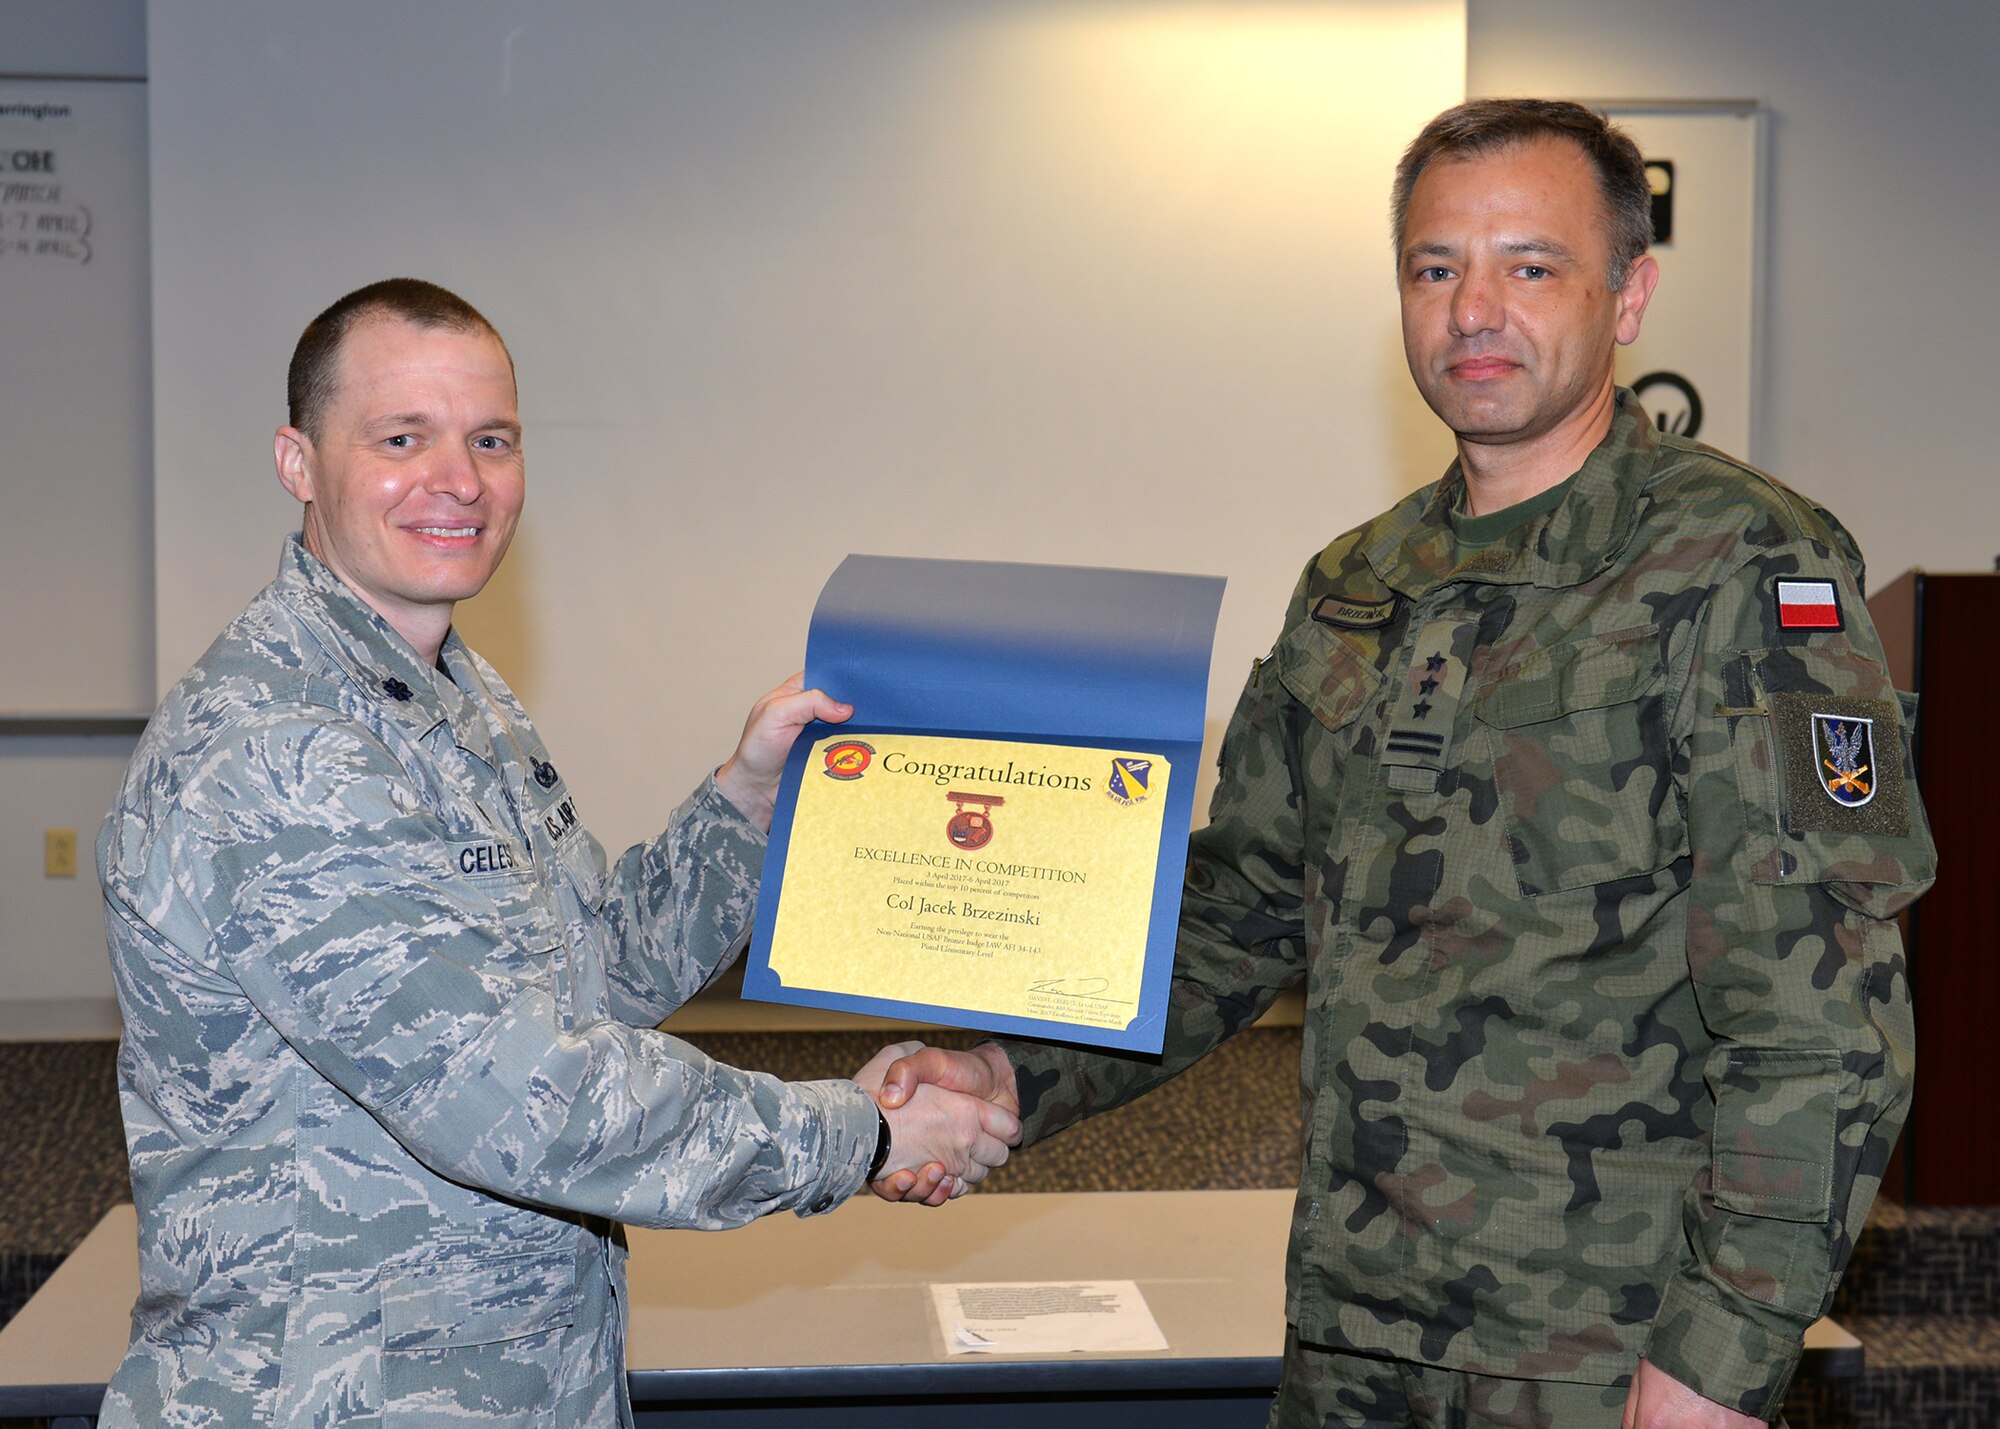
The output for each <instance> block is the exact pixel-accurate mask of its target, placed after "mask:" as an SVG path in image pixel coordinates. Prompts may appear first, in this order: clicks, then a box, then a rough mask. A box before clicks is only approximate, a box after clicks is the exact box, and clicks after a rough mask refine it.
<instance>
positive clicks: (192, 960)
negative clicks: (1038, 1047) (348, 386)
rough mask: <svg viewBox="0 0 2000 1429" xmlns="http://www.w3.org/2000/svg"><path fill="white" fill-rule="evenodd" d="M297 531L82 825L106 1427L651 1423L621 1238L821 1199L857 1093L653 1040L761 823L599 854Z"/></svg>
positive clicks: (867, 1128) (444, 676)
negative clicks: (108, 1366)
mask: <svg viewBox="0 0 2000 1429" xmlns="http://www.w3.org/2000/svg"><path fill="white" fill-rule="evenodd" d="M440 663H441V666H442V669H441V670H439V669H436V668H432V667H427V666H426V665H425V664H424V663H423V662H422V661H421V660H420V659H419V657H418V656H417V654H416V652H415V651H414V650H412V649H411V648H410V646H409V645H408V644H406V643H405V642H404V641H403V640H402V639H401V638H400V637H399V636H397V635H396V634H395V633H394V632H393V631H392V630H391V629H390V627H389V626H388V625H387V624H386V623H385V622H384V621H382V620H381V618H380V617H378V616H377V615H376V614H375V613H374V612H373V611H371V610H370V609H369V608H368V607H367V606H365V605H364V604H363V603H362V602H361V601H360V600H359V599H357V598H356V597H355V596H354V595H353V594H352V593H351V592H350V591H349V590H348V589H347V588H346V587H345V586H343V585H342V584H341V583H340V582H339V581H338V580H337V579H336V578H335V577H334V576H333V575H332V574H331V573H330V572H329V571H328V570H327V569H326V568H325V567H324V566H322V565H321V564H320V563H319V562H318V561H317V560H315V559H314V558H313V557H311V556H310V555H308V554H307V553H306V552H305V550H304V549H303V547H302V546H301V545H300V544H299V543H298V541H297V539H296V538H293V540H292V541H291V542H289V543H288V544H287V546H286V549H285V555H284V559H283V562H282V564H281V568H280V572H279V575H278V578H277V580H276V581H275V582H274V583H273V584H272V585H270V586H269V587H268V588H266V589H265V591H264V592H263V593H262V594H261V595H259V596H258V597H257V599H256V600H255V601H254V602H252V604H251V605H250V607H249V608H248V609H247V610H246V611H245V612H244V614H243V615H242V616H241V617H239V618H238V619H237V620H236V621H235V622H234V623H233V624H232V625H231V626H230V627H229V629H228V630H226V631H225V632H224V633H223V635H222V636H221V637H220V638H219V639H218V640H217V641H216V643H215V644H214V645H213V646H211V647H210V648H209V650H208V652H207V654H205V655H204V656H203V657H202V659H201V661H200V663H199V664H197V665H196V666H195V668H194V669H193V670H192V671H190V672H189V673H188V675H187V676H186V677H185V678H183V679H182V680H181V681H180V683H179V684H178V685H176V686H175V687H174V689H173V691H172V692H171V693H170V694H169V695H168V696H167V699H166V701H165V703H163V704H162V705H161V707H160V709H159V711H158V713H157V714H156V715H155V716H154V718H153V721H152V724H151V725H150V726H149V727H148V729H147V731H146V735H145V737H144V739H143V741H142V742H141V744H140V747H139V750H138V752H137V754H136V756H135V757H134V759H133V761H132V765H131V768H130V771H129V772H128V774H127V776H126V780H125V784H124V786H123V789H122V791H121V793H120V795H119V799H118V804H117V806H116V807H115V808H114V809H113V810H112V812H111V814H110V816H109V817H108V818H107V820H106V821H105V824H104V828H103V831H102V833H101V835H100V837H99V841H98V867H99V871H100V874H101V877H102V879H103V885H104V889H105V897H106V910H107V914H106V921H107V925H108V929H109V937H110V945H111V958H112V963H113V967H114V971H115V974H116V978H117V986H118V996H119V1003H120V1006H121V1009H122V1011H123V1014H124V1021H125V1035H124V1041H123V1044H122V1046H121V1047H120V1050H119V1059H118V1079H119V1089H120V1094H121V1097H122V1101H123V1107H124V1114H125V1128H126V1137H127V1140H128V1144H129V1147H130V1151H131V1159H132V1189H133V1194H134V1198H135V1199H136V1201H137V1203H138V1212H139V1258H140V1280H141V1289H140V1294H139V1301H138V1304H137V1305H136V1307H135V1308H134V1311H133V1319H132V1342H131V1348H130V1350H129V1352H128V1354H127V1356H126V1358H125V1360H124V1362H123V1364H122V1365H121V1366H120V1368H119V1370H118V1372H117V1375H116V1377H115V1379H114V1380H113V1381H112V1385H111V1390H110V1394H109V1396H108V1398H107V1401H106V1404H105V1411H104V1418H103V1420H102V1422H103V1423H104V1424H106V1425H107V1426H109V1425H131V1424H144V1425H157V1424H172V1425H176V1426H208V1425H214V1426H225V1425H226V1426H231V1429H235V1426H242V1425H251V1424H275V1425H308V1424H310V1425H332V1424H339V1425H342V1426H355V1425H383V1426H395V1425H404V1424H412V1425H414V1424H423V1425H432V1424H439V1423H454V1424H456V1423H472V1424H480V1425H502V1424H504V1425H516V1424H519V1425H525V1424H563V1425H581V1424H610V1423H619V1422H624V1423H630V1422H631V1410H630V1407H629V1405H628V1403H627V1400H626V1392H625V1360H624V1329H625V1318H626V1316H625V1303H624V1274H623V1270H624V1249H623V1242H622V1238H621V1237H620V1236H619V1235H618V1234H617V1229H616V1226H615V1225H614V1224H613V1223H614V1222H616V1221H625V1222H631V1223H633V1224H635V1225H646V1226H689V1227H703V1228H714V1227H724V1226H733V1225H737V1224H739V1223H742V1222H745V1221H748V1220H750V1219H752V1218H753V1217H756V1216H758V1215H761V1214H764V1213H765V1212H768V1211H772V1210H776V1209H779V1208H790V1209H793V1210H797V1211H799V1212H800V1213H801V1214H805V1213H811V1212H818V1211H823V1210H827V1209H830V1208H831V1207H832V1206H833V1205H834V1204H836V1203H837V1202H839V1201H841V1200H843V1199H844V1198H845V1197H846V1196H847V1195H849V1194H851V1193H852V1192H853V1191H855V1190H856V1189H858V1188H859V1187H860V1185H861V1183H862V1179H863V1176H864V1175H865V1173H866V1168H867V1165H868V1162H869V1159H870V1157H871V1156H872V1154H873V1152H874V1147H875V1138H876V1131H877V1126H878V1120H877V1113H876V1111H875V1108H874V1104H873V1103H872V1101H870V1100H869V1099H868V1098H867V1097H866V1096H865V1095H864V1094H863V1093H862V1092H861V1091H860V1089H859V1088H858V1087H856V1086H854V1085H853V1084H852V1083H851V1082H817V1083H791V1084H787V1083H784V1082H781V1081H778V1080H776V1079H774V1078H771V1077H768V1076H763V1075H759V1074H754V1073H749V1072H743V1071H739V1070H736V1069H734V1068H731V1067H727V1066H722V1065H718V1064H717V1063H715V1062H713V1061H711V1060H710V1059H709V1058H708V1057H706V1056H704V1055H702V1054H701V1053H700V1052H699V1051H697V1050H696V1049H694V1048H693V1047H690V1046H688V1045H687V1044H685V1043H683V1042H680V1041H678V1040H676V1039H674V1038H672V1037H669V1036H666V1035H664V1034H661V1033H659V1032H655V1031H652V1030H650V1029H651V1026H652V1024H654V1023H655V1022H657V1021H658V1020H659V1019H660V1018H662V1017H664V1016H665V1015H666V1014H667V1013H668V1012H669V1011H670V1010H672V1009H673V1008H674V1007H675V1006H677V1005H678V1004H679V1003H681V1002H682V1001H683V1000H685V999H686V998H687V997H688V996H689V995H690V994H692V993H693V992H695V991H696V990H697V989H698V988H700V987H701V986H702V985H703V984H704V983H705V982H707V981H708V980H709V979H710V978H711V977H713V975H714V974H715V973H716V972H717V971H718V970H719V969H721V968H722V967H724V966H726V965H727V963H728V961H729V959H730V957H731V955H732V953H733V952H734V950H735V949H736V948H738V947H739V946H740V942H741V938H742V935H743V933H744V930H745V928H746V927H747V925H748V922H749V919H750V917H751V913H752V905H753V902H754V899H755V890H756V879H757V875H758V872H759V870H760V867H761V864H762V859H763V847H764V836H763V834H762V833H761V832H760V831H758V830H757V829H756V828H755V827H754V826H752V825H751V824H749V823H748V822H747V821H746V820H744V819H743V818H742V817H741V815H739V814H738V813H737V812H736V811H735V809H734V808H733V807H732V806H731V805H730V804H729V803H728V801H727V800H726V799H724V798H723V796H722V795H721V794H720V793H719V792H718V791H717V790H716V788H715V785H714V781H713V780H712V779H711V780H708V781H705V782H704V784H703V785H702V787H701V788H700V789H699V790H698V791H697V792H696V793H695V794H694V795H693V796H692V797H691V798H690V799H689V800H688V801H687V802H686V803H685V804H683V805H682V806H681V808H680V809H679V810H677V811H676V812H675V814H674V816H673V818H672V820H671V821H670V822H669V823H668V825H667V828H666V830H665V832H664V833H662V834H661V835H660V836H659V837H658V838H655V839H653V840H651V841H649V842H647V843H644V844H640V845H638V846H636V847H634V848H632V849H630V850H628V851H627V852H626V853H625V854H624V856H623V857H621V858H620V859H619V860H618V862H617V864H616V865H615V867H610V868H607V866H606V863H605V859H604V854H603V851H602V850H601V849H600V848H599V846H598V845H597V843H596V841H595V840H593V839H592V838H591V836H590V835H589V833H587V832H586V831H585V829H584V827H583V825H582V824H581V823H580V822H579V821H578V818H577V813H576V804H575V800H574V797H573V796H572V794H571V792H570V790H569V786H568V784H567V783H566V781H565V780H564V779H563V777H562V775H561V773H560V772H559V771H558V769H557V768H556V766H555V765H554V763H553V762H552V761H551V760H550V758H549V755H548V751H547V750H546V749H545V748H544V747H543V745H542V743H541V741H540V739H539V738H537V736H536V734H535V731H534V728H533V726H532V725H530V724H529V722H528V718H527V715H526V713H525V712H524V711H523V710H522V708H521V706H520V704H519V703H518V702H517V701H516V699H515V698H514V696H513V694H512V693H511V692H510V691H509V690H508V689H507V688H506V686H505V685H504V684H502V683H501V681H500V679H499V677H498V676H497V675H496V674H495V673H494V672H493V670H492V668H491V667H490V666H489V665H487V664H486V662H485V661H483V660H481V659H480V658H479V657H478V656H477V655H475V654H474V653H473V652H472V651H471V650H469V649H468V648H466V646H465V645H464V644H463V643H462V642H460V640H459V639H458V637H457V636H456V635H455V634H454V635H452V636H450V637H449V638H448V639H447V641H446V643H445V646H444V650H443V652H442V657H441V662H440Z"/></svg>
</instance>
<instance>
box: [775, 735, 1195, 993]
mask: <svg viewBox="0 0 2000 1429" xmlns="http://www.w3.org/2000/svg"><path fill="white" fill-rule="evenodd" d="M1171 773H1172V770H1171V768H1170V767H1169V764H1168V761H1167V760H1166V758H1165V757H1163V756H1162V755H1161V754H1159V753H1157V752H1148V751H1145V750H1135V749H1099V748H1083V747H1077V746H1072V745H1059V744H1023V743H1006V742H1002V741H997V740H987V739H969V738H947V737H940V736H934V735H914V734H882V733H869V734H865V735H858V736H848V735H843V734H835V735H832V736H830V737H827V738H822V739H820V740H818V741H816V742H815V743H814V744H813V746H812V750H811V752H810V753H809V754H808V756H807V758H806V761H805V773H804V777H803V779H802V780H801V782H800V785H799V793H798V804H797V813H796V816H795V819H794V822H793V833H792V838H791V844H790V848H789V851H788V853H787V855H786V866H785V879H784V887H783V893H782V898H781V901H780V902H779V905H778V911H777V918H776V922H775V926H774V928H773V933H772V938H771V944H770V948H769V950H768V961H769V965H770V967H771V970H772V971H773V972H775V973H776V974H777V975H778V976H779V978H781V979H782V980H783V982H784V983H785V984H787V985H789V986H794V987H810V988H816V989H819V990H821V991H823V992H830V993H836V994H841V993H844V994H850V995H855V996H866V997H872V998H885V999H889V1000H891V1001H896V1002H907V1003H918V1004H931V1005H934V1006H943V1007H953V1008H959V1009H963V1010H966V1011H969V1012H974V1013H989V1014H998V1015H1000V1016H1003V1017H1021V1018H1034V1019H1048V1020H1052V1021H1056V1022H1064V1023H1075V1024H1081V1025H1085V1026H1094V1027H1107V1028H1122V1027H1124V1026H1126V1025H1127V1024H1128V1023H1129V1022H1130V1021H1131V1020H1132V1018H1133V1016H1134V1013H1135V1011H1136V1009H1137V1007H1138V1003H1139V993H1140V983H1141V980H1142V978H1143V976H1144V973H1145V970H1146V949H1147V928H1148V918H1149V914H1150V911H1151V908H1152V904H1153V899H1154V890H1155V873H1156V869H1157V865H1158V862H1159V855H1160V839H1161V828H1162V811H1163V809H1164V808H1165V805H1166V796H1167V787H1168V780H1169V776H1170V775H1171Z"/></svg>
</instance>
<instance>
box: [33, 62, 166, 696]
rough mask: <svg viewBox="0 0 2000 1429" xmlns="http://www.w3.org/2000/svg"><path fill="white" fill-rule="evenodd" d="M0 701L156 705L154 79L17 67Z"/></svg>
mask: <svg viewBox="0 0 2000 1429" xmlns="http://www.w3.org/2000/svg"><path fill="white" fill-rule="evenodd" d="M0 313H4V314H5V315H6V316H5V319H4V326H0V402H4V404H5V407H4V410H5V413H6V420H5V422H4V424H0V492H4V493H5V497H6V519H5V520H3V521H0V594H4V598H5V599H4V604H5V608H6V611H7V616H6V619H4V620H0V670H4V671H5V672H6V675H5V686H4V689H0V717H6V716H21V715H38V714H49V713H63V714H89V715H104V714H117V713H131V712H134V711H138V710H142V709H146V708H150V707H151V705H152V702H153V701H152V684H153V671H152V623H151V607H152V585H153V571H152V532H151V530H150V527H149V524H148V519H147V518H148V515H149V512H150V508H151V504H152V503H151V498H152V445H153V440H152V437H153V434H152V411H153V409H152V391H151V374H152V351H151V343H150V337H149V332H150V322H151V302H150V297H149V292H148V274H147V211H146V86H145V85H144V84H143V83H137V82H132V81H78V80H60V81H58V80H21V79H12V80H0Z"/></svg>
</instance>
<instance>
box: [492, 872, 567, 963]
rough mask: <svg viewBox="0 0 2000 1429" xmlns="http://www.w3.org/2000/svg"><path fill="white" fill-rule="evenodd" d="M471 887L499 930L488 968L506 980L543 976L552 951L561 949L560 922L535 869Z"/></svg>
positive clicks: (500, 875)
mask: <svg viewBox="0 0 2000 1429" xmlns="http://www.w3.org/2000/svg"><path fill="white" fill-rule="evenodd" d="M473 887H475V888H477V889H478V891H479V892H480V893H481V894H483V895H484V896H485V897H486V899H487V900H489V901H490V902H491V903H492V905H493V908H494V911H495V913H496V914H497V915H498V922H499V925H500V927H501V930H502V935H501V937H500V939H499V941H498V942H497V943H496V944H495V945H494V947H493V950H492V952H491V953H489V954H488V958H487V967H488V969H489V970H490V971H492V972H497V973H501V974H503V975H505V976H508V977H518V978H528V979H538V978H541V977H544V976H546V975H547V973H548V970H549V963H550V960H551V958H552V956H553V955H554V953H555V950H556V949H557V948H559V947H561V946H562V941H563V934H562V920H561V919H560V917H559V916H558V915H557V912H556V909H555V906H554V902H553V899H552V898H551V897H550V895H549V891H548V889H547V888H546V887H545V886H544V885H543V883H542V880H541V878H540V877H539V876H538V875H537V874H536V872H535V870H534V869H533V868H532V867H527V868H516V869H511V870H509V871H507V872H505V873H499V874H494V875H492V876H490V877H486V878H481V879H478V880H476V881H475V882H474V883H473Z"/></svg>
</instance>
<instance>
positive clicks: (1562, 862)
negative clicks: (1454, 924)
mask: <svg viewBox="0 0 2000 1429" xmlns="http://www.w3.org/2000/svg"><path fill="white" fill-rule="evenodd" d="M1481 681H1482V683H1481V688H1480V690H1479V693H1478V694H1477V695H1476V696H1474V697H1473V712H1474V714H1475V716H1476V717H1477V718H1478V720H1479V722H1480V723H1481V724H1482V725H1484V726H1486V736H1487V737H1486V740H1485V742H1484V748H1485V749H1487V750H1489V751H1490V757H1491V759H1492V766H1491V767H1492V770H1493V782H1494V785H1495V788H1496V790H1497V792H1498V793H1499V796H1500V806H1501V817H1502V818H1503V819H1504V820H1505V827H1506V831H1507V840H1508V852H1509V854H1510V856H1511V858H1512V861H1513V865H1514V874H1515V878H1516V880H1517V883H1518V885H1519V887H1520V891H1521V892H1522V893H1523V894H1524V895H1526V896H1529V897H1535V896H1539V895H1541V894H1546V893H1565V892H1569V891H1572V890H1574V889H1579V888H1587V887H1592V886H1595V885H1597V884H1602V883H1609V882H1612V881H1613V880H1616V879H1624V878H1635V877H1641V876H1644V875H1647V874H1651V873H1654V872H1656V871H1657V870H1659V869H1662V868H1665V867H1666V866H1667V865H1669V864H1670V863H1672V862H1673V860H1674V859H1676V858H1678V857H1679V856H1680V854H1681V852H1682V849H1683V845H1684V842H1685V832H1686V830H1685V819H1684V817H1683V815H1682V811H1681V801H1680V798H1679V794H1678V791H1677V790H1676V788H1675V786H1674V782H1673V757H1672V750H1671V748H1670V747H1669V744H1668V738H1667V728H1666V694H1667V672H1666V664H1665V661H1664V659H1663V657H1662V655H1661V652H1660V632H1659V630H1658V629H1656V628H1655V627H1652V626H1641V627H1635V628H1631V629H1625V630H1615V631H1610V632H1607V633H1606V634H1603V635H1593V636H1589V637H1586V638H1583V639H1579V640H1569V641H1565V642H1563V643H1562V644H1560V645H1552V646H1548V647H1545V648H1543V649H1539V650H1535V651H1533V652H1532V653H1530V654H1529V655H1527V656H1525V657H1523V658H1521V659H1518V660H1515V661H1514V662H1513V663H1511V664H1508V665H1506V666H1504V667H1502V668H1500V669H1498V670H1495V671H1482V672H1481Z"/></svg>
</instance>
